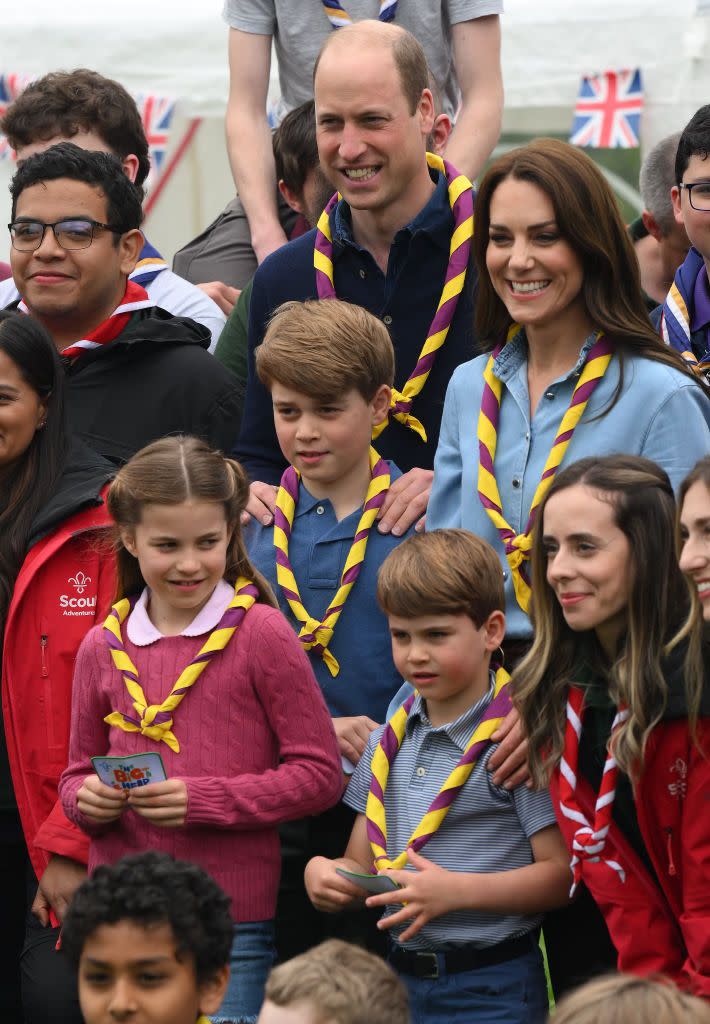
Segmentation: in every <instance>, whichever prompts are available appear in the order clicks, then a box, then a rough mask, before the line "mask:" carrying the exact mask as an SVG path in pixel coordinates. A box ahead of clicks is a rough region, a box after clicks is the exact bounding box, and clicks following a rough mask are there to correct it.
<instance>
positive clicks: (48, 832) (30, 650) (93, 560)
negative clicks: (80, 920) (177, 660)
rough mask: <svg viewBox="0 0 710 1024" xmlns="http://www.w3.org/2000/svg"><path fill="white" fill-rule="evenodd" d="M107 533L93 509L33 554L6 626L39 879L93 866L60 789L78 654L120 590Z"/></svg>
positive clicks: (11, 738)
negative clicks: (60, 862) (53, 867)
mask: <svg viewBox="0 0 710 1024" xmlns="http://www.w3.org/2000/svg"><path fill="white" fill-rule="evenodd" d="M109 472H110V471H109ZM104 479H106V476H104ZM97 491H98V488H97V489H96V490H95V491H94V499H93V500H94V502H96V500H97ZM103 493H104V492H103V491H102V496H103ZM110 525H111V520H110V518H109V515H108V512H107V511H106V505H105V504H104V503H103V502H102V503H101V504H100V505H98V506H97V505H96V504H94V505H93V506H92V507H89V508H83V510H81V511H79V512H75V513H74V514H70V515H69V516H68V518H66V519H64V521H62V522H61V523H59V525H57V526H56V527H55V529H53V530H52V531H51V532H50V533H49V534H48V535H47V536H45V537H43V538H42V539H41V540H39V541H38V542H37V543H36V544H35V545H34V546H33V547H32V548H30V551H29V553H28V555H27V557H26V558H25V561H24V563H23V565H22V569H21V570H20V573H19V576H18V577H17V581H16V583H15V588H14V593H13V597H12V603H11V605H10V610H9V612H8V617H7V622H6V625H5V641H4V648H3V658H2V711H3V718H4V724H5V736H6V742H7V751H8V757H9V761H10V770H11V773H12V783H13V787H14V790H15V797H16V799H17V805H18V808H19V812H20V818H21V821H22V828H23V830H24V834H25V840H26V842H27V847H28V850H29V855H30V859H31V861H32V866H33V868H34V870H35V872H36V874H37V876H38V877H39V876H41V874H42V872H43V871H44V869H45V867H46V866H47V863H48V860H49V856H48V854H49V853H50V852H51V853H60V854H63V855H64V856H66V857H72V858H73V859H74V860H78V861H82V862H83V863H86V862H87V861H88V853H89V841H88V839H87V837H86V836H84V835H83V833H82V832H80V831H79V829H78V828H76V827H75V826H74V825H72V824H71V823H70V822H69V821H68V820H67V818H66V817H65V815H64V812H63V811H62V809H61V805H60V804H59V802H58V799H57V784H58V782H59V776H60V775H61V773H62V771H63V769H64V768H65V767H66V764H67V752H68V748H69V721H70V716H71V684H72V674H73V668H74V659H75V657H76V652H77V650H78V648H79V644H80V643H81V641H82V640H83V638H84V636H85V634H86V633H87V631H88V630H89V629H90V628H91V627H92V626H94V625H96V623H97V622H100V621H101V620H102V618H103V616H104V615H105V614H106V613H107V611H108V608H109V606H110V602H111V598H112V595H113V588H114V586H115V573H114V565H113V559H112V557H110V556H109V557H107V551H106V548H105V545H102V544H101V543H100V542H99V537H100V535H101V534H103V535H104V539H105V537H106V534H105V531H106V528H107V527H108V526H110ZM97 531H99V532H98V533H97Z"/></svg>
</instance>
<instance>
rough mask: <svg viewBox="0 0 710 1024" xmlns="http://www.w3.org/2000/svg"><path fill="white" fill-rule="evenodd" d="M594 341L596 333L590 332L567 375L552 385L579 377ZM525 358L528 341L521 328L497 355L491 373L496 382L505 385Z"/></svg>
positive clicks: (523, 329)
mask: <svg viewBox="0 0 710 1024" xmlns="http://www.w3.org/2000/svg"><path fill="white" fill-rule="evenodd" d="M596 340H597V332H596V331H592V333H591V334H590V335H589V337H588V338H587V339H586V340H585V342H584V344H583V345H582V347H581V349H580V350H579V358H578V359H577V362H576V363H575V365H574V366H573V367H572V369H571V370H570V371H569V372H568V373H566V374H565V375H564V376H563V377H560V378H558V381H555V382H554V383H558V382H559V381H561V380H568V379H569V378H570V377H579V375H580V373H581V372H582V369H583V368H584V364H585V362H586V361H587V356H588V355H589V351H590V349H591V347H592V345H593V344H594V342H595V341H596ZM527 358H528V341H527V338H526V336H525V328H524V327H521V328H520V330H519V331H518V333H517V334H514V335H513V337H512V338H511V339H510V341H509V342H508V343H507V344H505V345H504V346H503V348H502V349H501V350H500V352H499V353H498V357H497V358H496V360H495V362H494V363H493V373H494V374H495V375H496V377H497V378H498V380H500V381H503V382H504V383H505V382H506V381H508V380H510V378H511V377H513V376H515V374H517V372H518V370H519V369H520V367H521V366H522V365H523V364H524V363H525V362H526V361H527Z"/></svg>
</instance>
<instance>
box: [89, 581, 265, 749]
mask: <svg viewBox="0 0 710 1024" xmlns="http://www.w3.org/2000/svg"><path fill="white" fill-rule="evenodd" d="M258 598H259V591H258V590H257V588H256V587H255V586H254V584H253V583H252V581H251V580H248V579H246V577H244V576H240V577H239V579H238V580H237V582H236V585H235V587H234V597H233V598H232V600H231V601H230V602H229V604H228V605H227V608H226V609H225V612H224V614H223V615H222V618H221V619H220V620H219V622H218V623H217V626H216V627H215V629H213V630H212V632H211V633H210V635H209V636H208V638H207V641H206V642H205V644H204V645H203V646H202V647H201V648H200V650H199V652H198V653H197V654H196V655H195V657H194V658H193V659H192V661H191V662H190V664H189V665H187V667H186V668H184V669H183V670H182V672H181V673H180V675H179V677H178V679H177V682H176V683H175V685H174V686H173V688H172V690H171V691H170V693H169V694H168V696H167V697H166V698H165V700H164V701H163V702H162V704H150V705H149V704H148V701H147V699H146V696H145V694H144V692H143V687H142V686H141V685H140V682H139V681H138V669H137V668H136V666H135V665H134V664H133V662H132V661H131V659H130V657H129V656H128V653H127V652H126V648H125V647H124V644H123V637H122V636H121V625H122V624H123V622H124V621H125V619H126V618H127V617H128V615H129V614H130V612H131V610H132V609H133V607H134V605H135V603H136V601H137V597H133V598H127V597H124V598H123V600H122V601H118V602H117V603H116V604H115V605H114V606H113V608H112V609H111V611H110V612H109V614H108V617H107V619H106V621H105V622H104V630H105V632H106V640H107V642H108V645H109V648H110V650H111V657H112V658H113V663H114V665H115V666H116V668H117V669H118V670H119V672H120V673H121V674H122V676H123V681H124V683H125V684H126V689H127V690H128V693H129V694H130V696H131V698H132V699H133V709H134V711H135V715H127V714H124V712H122V711H112V712H111V714H110V715H106V717H105V718H104V722H107V723H108V725H113V726H116V727H117V728H118V729H123V731H124V732H139V733H141V735H142V736H147V737H149V739H152V740H156V742H158V743H159V742H161V740H162V742H163V743H167V745H168V746H169V747H170V749H171V750H174V751H175V753H176V754H179V753H180V744H179V743H178V741H177V737H176V736H175V733H174V732H173V731H172V728H173V712H174V711H175V709H176V708H177V707H178V705H179V704H180V703H181V701H182V700H183V699H184V697H185V695H186V693H187V692H188V690H189V689H190V687H191V686H194V684H195V683H196V682H197V680H198V679H199V677H200V675H201V674H202V673H203V672H204V670H205V669H206V668H207V666H208V665H209V663H210V661H211V660H212V658H214V656H215V655H216V654H219V653H220V651H223V650H224V648H225V647H226V646H227V644H228V643H229V641H230V640H231V638H232V636H233V635H234V633H235V631H236V630H237V629H238V628H239V626H240V625H241V624H242V622H243V620H244V616H245V615H246V613H247V612H248V611H249V609H250V608H251V606H252V605H253V604H254V602H255V601H257V600H258Z"/></svg>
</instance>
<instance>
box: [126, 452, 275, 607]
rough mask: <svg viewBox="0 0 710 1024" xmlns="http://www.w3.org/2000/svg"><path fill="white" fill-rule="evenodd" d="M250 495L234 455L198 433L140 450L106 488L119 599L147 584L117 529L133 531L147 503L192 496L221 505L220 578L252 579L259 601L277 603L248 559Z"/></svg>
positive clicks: (233, 580)
mask: <svg viewBox="0 0 710 1024" xmlns="http://www.w3.org/2000/svg"><path fill="white" fill-rule="evenodd" d="M248 497H249V481H248V479H247V475H246V473H245V472H244V470H243V469H242V467H241V466H240V465H239V463H238V462H234V461H233V460H232V459H226V458H225V457H224V455H222V453H221V452H218V451H214V450H213V449H212V448H210V447H209V445H207V444H205V442H204V441H200V440H199V439H198V438H196V437H185V436H178V437H163V438H161V440H160V441H154V442H153V443H152V444H149V445H147V446H146V447H145V448H142V449H141V450H140V451H139V452H138V453H137V454H136V455H134V456H133V458H132V459H130V460H129V461H128V462H127V463H126V464H125V466H123V467H122V468H121V469H120V470H119V471H118V475H117V476H116V479H115V480H114V481H113V483H112V484H111V487H110V488H109V492H108V498H107V502H106V503H107V506H108V510H109V513H110V515H111V518H112V519H113V521H114V522H115V524H116V526H117V528H118V529H117V531H116V563H117V584H116V594H117V598H116V599H117V600H120V599H121V598H123V597H128V596H130V595H132V594H137V593H139V592H140V591H141V590H142V589H143V587H144V586H145V580H144V579H143V576H142V574H141V569H140V565H139V564H138V560H137V559H136V558H134V557H133V555H132V554H131V553H130V552H129V551H128V550H127V549H126V548H125V547H124V545H123V542H122V541H121V537H120V533H119V531H120V530H126V531H130V530H132V529H135V527H136V526H138V524H139V523H140V521H141V516H142V514H143V508H144V506H145V505H179V504H181V503H182V502H184V501H189V500H191V499H193V500H195V499H196V500H197V501H214V502H216V503H218V504H221V505H222V506H223V507H224V514H225V518H226V520H227V526H228V528H229V530H230V531H231V537H230V541H229V546H228V548H227V565H226V568H225V572H224V578H225V579H226V580H227V582H228V583H231V584H232V585H234V584H235V583H236V581H237V578H238V577H239V576H246V577H247V578H248V579H250V580H252V581H253V582H254V584H255V586H256V588H257V590H258V591H259V600H260V601H262V602H263V603H264V604H270V605H272V606H274V607H276V601H275V599H274V596H273V593H272V591H271V587H270V586H269V584H268V583H267V582H266V580H265V579H264V577H263V576H262V575H261V573H259V572H257V570H256V569H255V568H254V566H253V565H252V564H251V562H250V560H249V556H248V555H247V552H246V548H245V546H244V540H243V538H242V532H241V527H240V521H239V520H240V516H241V513H242V511H243V509H244V507H245V506H246V503H247V499H248Z"/></svg>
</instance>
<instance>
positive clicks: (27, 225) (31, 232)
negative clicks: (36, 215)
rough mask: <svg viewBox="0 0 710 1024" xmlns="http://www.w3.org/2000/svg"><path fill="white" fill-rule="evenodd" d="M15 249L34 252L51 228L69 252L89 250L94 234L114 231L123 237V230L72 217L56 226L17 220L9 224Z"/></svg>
mask: <svg viewBox="0 0 710 1024" xmlns="http://www.w3.org/2000/svg"><path fill="white" fill-rule="evenodd" d="M8 228H9V231H10V237H11V238H12V247H13V249H17V250H19V252H34V250H35V249H39V247H40V245H41V244H42V242H43V241H44V233H45V231H46V230H47V228H51V229H52V231H53V232H54V237H55V238H56V240H57V242H58V243H59V245H61V247H62V249H67V250H68V251H69V252H72V251H74V250H75V249H88V248H89V246H90V245H91V243H92V242H93V240H94V232H95V231H97V230H100V231H113V232H114V234H117V235H121V234H123V231H122V229H121V228H117V227H114V226H113V225H112V224H101V222H100V221H98V220H89V219H88V218H87V219H84V218H83V217H72V218H70V219H68V220H57V221H55V222H54V224H45V223H44V222H43V221H41V220H16V221H13V222H12V224H8Z"/></svg>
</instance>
